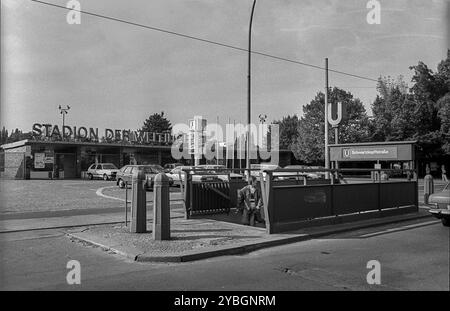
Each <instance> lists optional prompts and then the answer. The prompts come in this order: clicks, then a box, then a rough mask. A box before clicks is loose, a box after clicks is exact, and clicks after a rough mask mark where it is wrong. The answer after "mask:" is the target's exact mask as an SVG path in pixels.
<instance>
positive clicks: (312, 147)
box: [292, 87, 369, 164]
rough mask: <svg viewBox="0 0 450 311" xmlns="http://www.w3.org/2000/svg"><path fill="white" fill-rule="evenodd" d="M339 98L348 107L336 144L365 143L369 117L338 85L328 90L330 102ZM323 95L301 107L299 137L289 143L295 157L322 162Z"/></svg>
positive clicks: (359, 102)
mask: <svg viewBox="0 0 450 311" xmlns="http://www.w3.org/2000/svg"><path fill="white" fill-rule="evenodd" d="M338 101H341V102H342V103H343V104H344V105H345V106H346V109H347V116H348V117H347V118H346V119H345V120H343V121H342V122H341V123H340V124H339V143H350V142H353V143H354V142H364V141H367V140H368V139H369V119H368V116H367V114H366V110H365V109H364V106H363V104H362V103H361V101H360V100H359V99H357V98H353V95H352V94H351V93H350V92H347V91H345V90H342V89H339V88H336V87H335V88H333V89H331V90H330V91H329V102H330V103H332V104H333V103H337V102H338ZM324 103H325V94H324V93H322V92H319V93H317V95H316V97H315V98H314V99H313V100H312V101H311V102H310V103H309V104H308V105H306V106H304V107H303V113H304V115H303V117H302V118H301V119H300V121H299V127H298V137H297V139H296V141H295V143H294V144H292V151H293V152H294V155H295V156H296V158H297V159H298V160H301V161H303V162H305V163H309V164H319V163H323V162H324V159H325V156H324V149H325V146H324V145H325V127H324V120H325V116H324V113H325V112H324ZM328 135H329V139H330V142H332V141H334V130H333V128H332V127H331V126H330V127H329V133H328Z"/></svg>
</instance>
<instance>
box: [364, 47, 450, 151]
mask: <svg viewBox="0 0 450 311" xmlns="http://www.w3.org/2000/svg"><path fill="white" fill-rule="evenodd" d="M410 69H411V70H413V71H414V75H413V77H412V79H411V82H412V83H413V85H412V87H411V88H410V89H408V88H407V87H406V83H405V82H404V81H403V79H402V78H401V77H400V78H399V79H397V80H396V81H394V80H393V79H391V78H389V77H387V78H380V79H379V81H378V93H379V95H378V96H377V98H376V99H375V101H374V103H373V104H372V111H373V116H374V118H373V124H372V129H373V131H372V137H371V140H373V141H400V140H417V144H418V147H419V150H421V151H422V153H423V154H424V155H425V157H438V156H441V155H443V154H447V155H448V154H450V152H449V151H450V140H449V132H448V131H449V122H450V121H449V112H448V110H449V108H448V107H449V105H450V50H449V52H448V56H447V59H445V60H443V61H442V62H441V63H440V64H439V65H438V69H437V72H433V71H432V70H431V69H429V68H428V67H427V65H426V64H424V63H423V62H419V63H418V64H417V65H416V66H411V67H410Z"/></svg>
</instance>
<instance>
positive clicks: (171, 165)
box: [164, 163, 183, 173]
mask: <svg viewBox="0 0 450 311" xmlns="http://www.w3.org/2000/svg"><path fill="white" fill-rule="evenodd" d="M178 166H183V163H167V164H164V171H165V172H166V173H169V172H170V171H172V170H173V169H174V168H176V167H178Z"/></svg>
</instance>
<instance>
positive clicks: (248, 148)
mask: <svg viewBox="0 0 450 311" xmlns="http://www.w3.org/2000/svg"><path fill="white" fill-rule="evenodd" d="M255 5H256V0H253V5H252V13H251V15H250V24H249V27H248V75H247V78H248V79H247V81H248V87H247V148H246V149H247V158H246V165H245V166H246V168H247V172H248V177H249V179H248V181H249V182H250V123H251V78H250V75H251V58H252V51H251V48H252V22H253V12H254V11H255Z"/></svg>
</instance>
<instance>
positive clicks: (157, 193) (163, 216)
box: [153, 173, 170, 241]
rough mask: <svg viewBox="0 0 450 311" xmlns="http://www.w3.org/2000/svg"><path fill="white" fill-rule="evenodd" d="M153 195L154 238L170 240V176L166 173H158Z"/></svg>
mask: <svg viewBox="0 0 450 311" xmlns="http://www.w3.org/2000/svg"><path fill="white" fill-rule="evenodd" d="M153 195H154V200H153V202H154V204H153V240H158V241H162V240H170V200H169V177H167V175H166V174H164V173H159V174H158V175H156V177H155V181H154V187H153Z"/></svg>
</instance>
